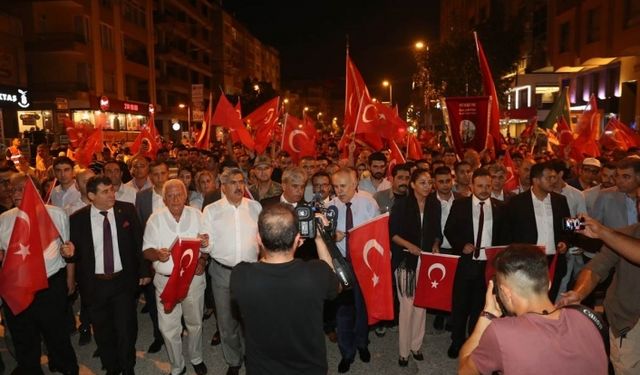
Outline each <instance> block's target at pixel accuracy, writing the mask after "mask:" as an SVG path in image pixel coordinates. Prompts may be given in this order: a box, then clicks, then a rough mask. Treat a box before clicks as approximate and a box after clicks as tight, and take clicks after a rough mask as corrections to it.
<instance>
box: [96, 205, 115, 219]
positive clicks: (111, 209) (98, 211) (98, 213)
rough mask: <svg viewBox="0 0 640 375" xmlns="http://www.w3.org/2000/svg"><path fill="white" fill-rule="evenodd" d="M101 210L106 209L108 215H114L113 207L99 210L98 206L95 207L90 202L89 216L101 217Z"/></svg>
mask: <svg viewBox="0 0 640 375" xmlns="http://www.w3.org/2000/svg"><path fill="white" fill-rule="evenodd" d="M102 211H107V212H108V214H107V216H108V217H115V216H114V214H113V207H111V208H110V209H108V210H101V209H99V208H98V207H96V206H94V205H93V204H91V216H94V217H99V218H101V219H103V218H104V216H102V214H101V213H100V212H102Z"/></svg>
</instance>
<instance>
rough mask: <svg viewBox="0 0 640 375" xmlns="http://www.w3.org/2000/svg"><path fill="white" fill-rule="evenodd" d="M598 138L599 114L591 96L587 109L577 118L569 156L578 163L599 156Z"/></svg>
mask: <svg viewBox="0 0 640 375" xmlns="http://www.w3.org/2000/svg"><path fill="white" fill-rule="evenodd" d="M599 138H600V112H598V103H597V102H596V97H595V96H594V95H591V99H589V105H588V109H585V110H584V112H583V113H582V114H581V115H580V116H579V117H578V123H577V124H576V136H575V137H574V140H573V142H571V151H570V156H571V157H573V158H574V159H576V161H578V162H579V163H581V162H582V159H584V158H585V157H586V156H592V157H597V156H600V147H599V146H598V139H599Z"/></svg>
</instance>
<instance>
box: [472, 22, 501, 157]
mask: <svg viewBox="0 0 640 375" xmlns="http://www.w3.org/2000/svg"><path fill="white" fill-rule="evenodd" d="M473 37H474V38H475V40H476V52H477V54H478V62H479V64H480V73H481V74H482V86H483V89H484V94H485V95H487V96H490V97H491V118H490V120H489V134H491V137H493V142H494V144H493V145H494V148H495V149H496V150H500V149H501V148H502V147H501V146H502V144H503V143H504V138H503V137H502V134H501V133H500V106H499V105H498V93H497V92H496V85H495V84H494V82H493V76H492V74H491V69H490V68H489V62H488V61H487V57H486V56H485V54H484V49H483V48H482V43H480V39H479V38H478V34H476V33H475V32H474V33H473ZM478 151H480V150H478Z"/></svg>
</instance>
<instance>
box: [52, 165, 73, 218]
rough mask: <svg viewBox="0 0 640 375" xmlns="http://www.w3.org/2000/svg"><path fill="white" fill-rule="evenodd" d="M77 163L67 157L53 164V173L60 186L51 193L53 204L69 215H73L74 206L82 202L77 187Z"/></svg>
mask: <svg viewBox="0 0 640 375" xmlns="http://www.w3.org/2000/svg"><path fill="white" fill-rule="evenodd" d="M74 166H75V163H74V162H73V160H71V159H69V158H68V157H66V156H61V157H58V158H56V160H54V162H53V173H54V175H55V176H56V179H57V180H58V183H59V185H58V186H56V187H55V188H53V190H52V191H51V204H52V205H54V206H56V207H60V208H62V209H63V210H65V211H66V212H67V214H68V215H70V214H71V213H73V211H71V210H72V206H73V205H74V204H76V203H77V202H78V201H79V200H80V192H79V191H78V188H77V187H76V180H75V172H74V171H73V167H74Z"/></svg>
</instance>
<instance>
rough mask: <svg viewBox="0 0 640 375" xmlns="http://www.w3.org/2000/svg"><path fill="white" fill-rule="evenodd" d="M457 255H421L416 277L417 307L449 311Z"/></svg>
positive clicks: (415, 299) (415, 300)
mask: <svg viewBox="0 0 640 375" xmlns="http://www.w3.org/2000/svg"><path fill="white" fill-rule="evenodd" d="M458 258H460V257H459V256H457V255H448V254H432V253H422V254H421V255H420V270H419V271H418V275H417V280H418V281H417V285H416V296H415V298H414V300H413V304H414V305H415V306H418V307H424V308H428V309H436V310H442V311H451V299H452V295H453V280H454V279H455V277H456V268H457V267H458Z"/></svg>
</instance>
